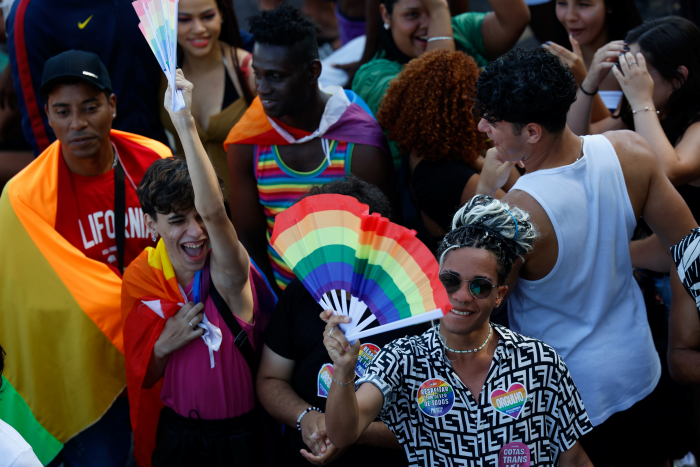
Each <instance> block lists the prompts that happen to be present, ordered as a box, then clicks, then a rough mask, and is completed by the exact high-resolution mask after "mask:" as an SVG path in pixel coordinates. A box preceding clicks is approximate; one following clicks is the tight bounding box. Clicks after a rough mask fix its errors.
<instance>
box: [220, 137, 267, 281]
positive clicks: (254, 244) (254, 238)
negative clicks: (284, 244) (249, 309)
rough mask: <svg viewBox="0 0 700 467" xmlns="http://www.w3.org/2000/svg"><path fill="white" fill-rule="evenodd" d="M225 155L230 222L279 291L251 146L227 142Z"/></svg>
mask: <svg viewBox="0 0 700 467" xmlns="http://www.w3.org/2000/svg"><path fill="white" fill-rule="evenodd" d="M227 157H228V167H229V169H228V170H229V176H230V178H231V194H230V203H231V222H232V223H233V226H234V227H235V228H236V232H237V233H238V236H239V238H240V240H241V243H242V244H243V246H244V247H245V249H246V250H247V251H248V254H249V255H250V257H251V258H253V261H255V264H257V265H258V267H259V268H260V269H262V271H263V273H264V274H265V276H267V278H268V280H269V281H270V284H272V285H273V287H274V288H275V292H277V293H279V291H278V290H277V287H276V286H275V281H274V276H273V274H272V266H270V261H269V259H268V258H267V239H266V230H267V222H266V219H265V213H264V212H263V208H262V206H261V205H260V200H259V198H258V185H257V181H256V180H255V175H254V174H255V171H254V167H253V166H254V163H255V154H254V146H252V145H242V144H230V145H229V146H228V153H227Z"/></svg>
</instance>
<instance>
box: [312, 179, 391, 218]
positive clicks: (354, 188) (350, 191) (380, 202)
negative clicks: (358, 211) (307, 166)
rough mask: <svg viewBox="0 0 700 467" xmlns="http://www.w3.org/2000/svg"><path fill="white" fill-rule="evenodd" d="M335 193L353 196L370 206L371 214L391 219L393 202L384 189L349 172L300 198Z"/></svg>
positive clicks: (317, 186)
mask: <svg viewBox="0 0 700 467" xmlns="http://www.w3.org/2000/svg"><path fill="white" fill-rule="evenodd" d="M331 193H332V194H335V195H345V196H352V197H353V198H355V199H356V200H358V201H359V202H360V203H363V204H366V205H367V206H369V212H370V214H372V213H374V212H377V213H379V214H381V215H382V217H386V218H387V219H391V204H389V200H388V199H387V197H386V196H385V195H384V193H382V191H381V190H380V189H379V188H377V187H376V186H375V185H372V184H371V183H367V182H365V181H364V180H362V179H361V178H359V177H357V176H355V175H352V174H349V175H347V176H346V177H345V178H339V179H337V180H333V181H330V182H328V183H324V184H323V185H316V186H313V187H311V189H310V190H309V192H308V193H307V194H305V195H304V196H302V197H301V198H299V200H302V199H304V198H306V197H308V196H314V195H324V194H331Z"/></svg>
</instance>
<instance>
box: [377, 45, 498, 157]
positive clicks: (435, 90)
mask: <svg viewBox="0 0 700 467" xmlns="http://www.w3.org/2000/svg"><path fill="white" fill-rule="evenodd" d="M478 78H479V67H478V66H477V65H476V62H475V61H474V59H473V58H471V57H470V56H468V55H465V54H463V53H462V52H449V51H447V50H435V51H432V52H428V53H426V54H423V55H421V56H420V57H418V58H416V59H415V60H411V61H410V62H409V63H408V65H406V66H405V68H404V69H403V71H402V72H401V74H399V75H398V76H397V77H396V78H394V79H393V80H392V81H391V85H390V86H389V89H388V90H387V92H386V94H385V95H384V98H383V99H382V104H381V107H380V108H379V112H378V113H377V120H378V121H379V124H380V125H381V126H382V128H384V129H385V130H386V131H388V137H389V139H390V140H393V141H396V142H397V143H398V144H399V147H400V148H401V151H402V152H404V153H405V152H411V151H412V152H413V153H414V154H415V155H417V156H420V157H422V158H424V159H426V160H429V161H433V162H448V161H449V162H464V163H466V164H471V163H472V162H473V161H474V160H475V159H476V158H477V157H478V156H479V153H480V152H481V151H483V150H485V149H486V141H485V138H484V136H483V134H482V133H481V132H479V130H478V129H477V128H476V126H477V122H476V121H475V118H474V115H472V107H473V105H474V101H473V95H474V91H475V89H476V80H477V79H478Z"/></svg>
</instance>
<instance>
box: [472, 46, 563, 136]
mask: <svg viewBox="0 0 700 467" xmlns="http://www.w3.org/2000/svg"><path fill="white" fill-rule="evenodd" d="M575 100H576V83H575V82H574V75H573V74H572V73H571V72H570V71H569V67H568V66H566V65H563V64H562V63H561V61H560V60H559V58H558V57H557V56H556V55H554V54H553V53H551V52H550V51H548V50H547V49H543V48H540V47H538V48H533V49H516V50H514V51H512V52H509V53H507V54H506V55H503V56H501V57H500V58H498V59H497V60H495V61H494V62H492V63H491V64H490V65H489V66H487V67H486V69H485V70H484V71H482V72H481V76H479V80H478V81H477V83H476V103H475V104H474V115H476V116H477V117H481V118H485V119H486V120H488V121H489V122H491V123H495V122H509V123H512V124H513V126H514V129H515V131H516V134H517V133H519V131H520V130H521V129H522V127H523V126H525V125H527V124H528V123H538V124H540V125H542V126H543V127H544V128H545V129H546V130H547V131H548V132H550V133H561V132H562V131H563V130H564V127H566V113H567V112H568V111H569V108H570V107H571V104H573V103H574V101H575Z"/></svg>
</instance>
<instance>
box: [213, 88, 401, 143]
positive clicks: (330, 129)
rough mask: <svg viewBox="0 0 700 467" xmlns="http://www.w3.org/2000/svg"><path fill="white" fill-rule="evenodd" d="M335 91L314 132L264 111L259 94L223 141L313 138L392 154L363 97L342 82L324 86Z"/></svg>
mask: <svg viewBox="0 0 700 467" xmlns="http://www.w3.org/2000/svg"><path fill="white" fill-rule="evenodd" d="M323 90H324V91H325V92H327V93H329V94H332V96H331V98H330V99H329V100H328V102H327V103H326V108H325V110H324V112H323V117H322V118H321V124H320V125H319V128H318V130H316V132H314V133H309V132H306V131H304V130H299V129H297V128H292V127H290V126H289V125H286V124H284V123H282V122H281V121H280V120H277V119H276V118H271V117H268V116H267V114H265V110H264V109H263V106H262V103H261V102H260V97H256V98H255V99H254V100H253V103H252V104H251V105H250V107H248V110H246V113H245V114H243V117H241V119H240V120H239V121H238V123H236V125H235V126H234V127H233V128H232V129H231V131H230V132H229V134H228V137H227V138H226V141H224V149H228V145H229V144H258V145H264V146H270V145H278V146H284V145H289V144H295V143H301V142H305V141H308V140H309V139H312V138H316V137H319V138H321V137H322V138H325V139H328V140H334V141H345V142H348V143H355V144H365V145H369V146H376V147H378V148H380V149H381V150H383V151H384V152H385V153H387V154H389V147H388V146H387V143H386V139H385V138H384V133H383V132H382V129H381V127H380V126H379V123H377V120H376V119H375V118H374V116H373V115H372V112H371V111H370V110H369V107H367V104H365V103H364V101H363V100H362V98H360V96H358V95H357V94H355V93H354V92H352V91H348V90H344V89H343V88H341V87H339V86H329V87H327V88H325V89H323Z"/></svg>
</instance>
